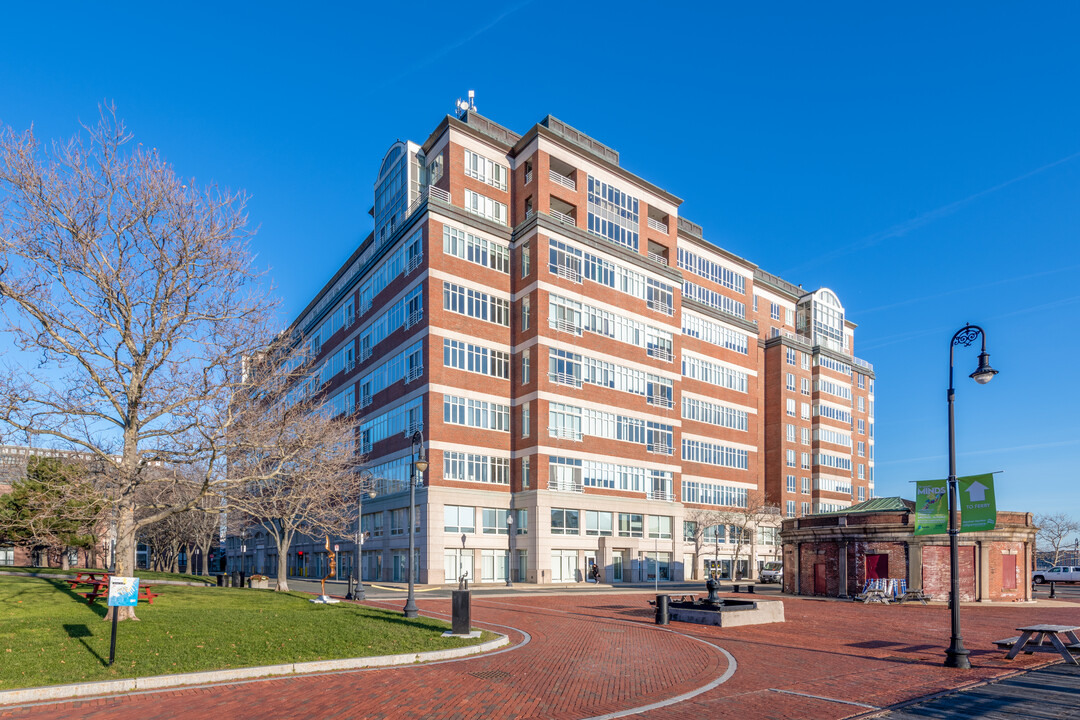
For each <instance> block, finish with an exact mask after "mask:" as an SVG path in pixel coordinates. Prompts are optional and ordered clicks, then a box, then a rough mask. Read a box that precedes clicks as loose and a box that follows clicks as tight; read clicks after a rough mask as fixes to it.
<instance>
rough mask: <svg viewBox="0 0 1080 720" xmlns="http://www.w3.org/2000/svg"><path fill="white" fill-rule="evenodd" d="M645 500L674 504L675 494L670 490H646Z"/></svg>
mask: <svg viewBox="0 0 1080 720" xmlns="http://www.w3.org/2000/svg"><path fill="white" fill-rule="evenodd" d="M645 499H646V500H663V501H664V502H675V493H673V492H671V491H670V490H646V491H645Z"/></svg>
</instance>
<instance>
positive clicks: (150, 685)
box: [0, 634, 510, 706]
mask: <svg viewBox="0 0 1080 720" xmlns="http://www.w3.org/2000/svg"><path fill="white" fill-rule="evenodd" d="M509 644H510V638H509V637H508V636H506V635H501V634H500V635H499V636H498V637H497V638H495V639H494V640H489V641H487V642H486V643H480V644H479V645H469V646H468V647H463V648H451V649H449V650H432V651H430V652H422V653H406V654H403V655H377V656H375V657H359V658H343V659H341V660H315V661H311V662H298V663H287V664H284V665H262V666H259V667H250V668H237V669H235V670H208V671H205V672H195V673H181V674H178V675H151V676H149V677H138V678H127V679H124V680H103V681H99V682H92V683H76V684H73V685H47V686H45V687H39V688H26V689H23V690H3V691H0V706H2V705H21V704H26V703H36V702H42V701H54V700H73V699H76V698H84V697H93V696H99V695H116V694H119V693H127V692H136V691H145V690H162V689H165V688H175V687H182V686H185V685H208V684H213V683H227V682H234V681H237V680H254V679H258V678H273V677H288V676H290V675H303V674H308V673H325V672H335V671H342V670H363V669H368V668H380V667H391V666H395V665H412V664H414V663H423V662H431V661H433V660H453V659H457V658H463V657H468V656H469V655H477V654H480V653H484V652H489V651H491V650H495V649H497V648H500V647H503V646H504V645H509Z"/></svg>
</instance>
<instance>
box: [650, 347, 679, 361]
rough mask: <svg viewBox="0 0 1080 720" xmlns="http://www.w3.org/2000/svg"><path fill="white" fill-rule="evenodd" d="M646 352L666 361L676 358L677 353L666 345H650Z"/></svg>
mask: <svg viewBox="0 0 1080 720" xmlns="http://www.w3.org/2000/svg"><path fill="white" fill-rule="evenodd" d="M645 353H646V354H647V355H648V356H649V357H653V358H658V359H660V360H663V361H664V362H671V361H672V360H674V359H675V354H674V353H673V352H671V351H670V350H668V349H667V348H665V347H660V346H659V345H650V346H649V347H648V348H646V350H645Z"/></svg>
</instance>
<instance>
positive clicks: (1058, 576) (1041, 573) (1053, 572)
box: [1031, 565, 1080, 585]
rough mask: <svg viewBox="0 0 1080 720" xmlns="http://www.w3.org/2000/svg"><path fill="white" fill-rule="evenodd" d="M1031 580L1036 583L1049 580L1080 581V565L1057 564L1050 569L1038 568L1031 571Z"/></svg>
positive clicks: (1039, 583) (1057, 581) (1056, 581)
mask: <svg viewBox="0 0 1080 720" xmlns="http://www.w3.org/2000/svg"><path fill="white" fill-rule="evenodd" d="M1031 582H1033V583H1035V584H1036V585H1041V584H1042V583H1048V582H1055V583H1059V582H1080V567H1076V566H1070V565H1057V566H1055V567H1052V568H1050V569H1049V570H1036V571H1035V572H1033V573H1031Z"/></svg>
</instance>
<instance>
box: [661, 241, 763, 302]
mask: <svg viewBox="0 0 1080 720" xmlns="http://www.w3.org/2000/svg"><path fill="white" fill-rule="evenodd" d="M678 263H679V267H680V268H682V269H683V270H689V271H690V272H692V273H694V274H695V275H700V276H701V277H703V278H706V279H708V280H712V281H713V282H714V283H716V284H717V285H723V286H724V287H726V288H728V289H729V290H734V291H735V292H737V293H743V294H744V293H746V278H744V277H743V276H742V275H739V274H738V273H737V272H735V271H734V270H731V269H729V268H726V267H724V266H723V265H721V264H720V263H716V262H713V261H712V260H709V259H708V258H705V257H701V256H700V255H695V254H694V253H692V252H690V251H689V250H686V249H685V248H679V254H678ZM755 300H756V298H755ZM754 312H757V306H756V305H755V306H754Z"/></svg>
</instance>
